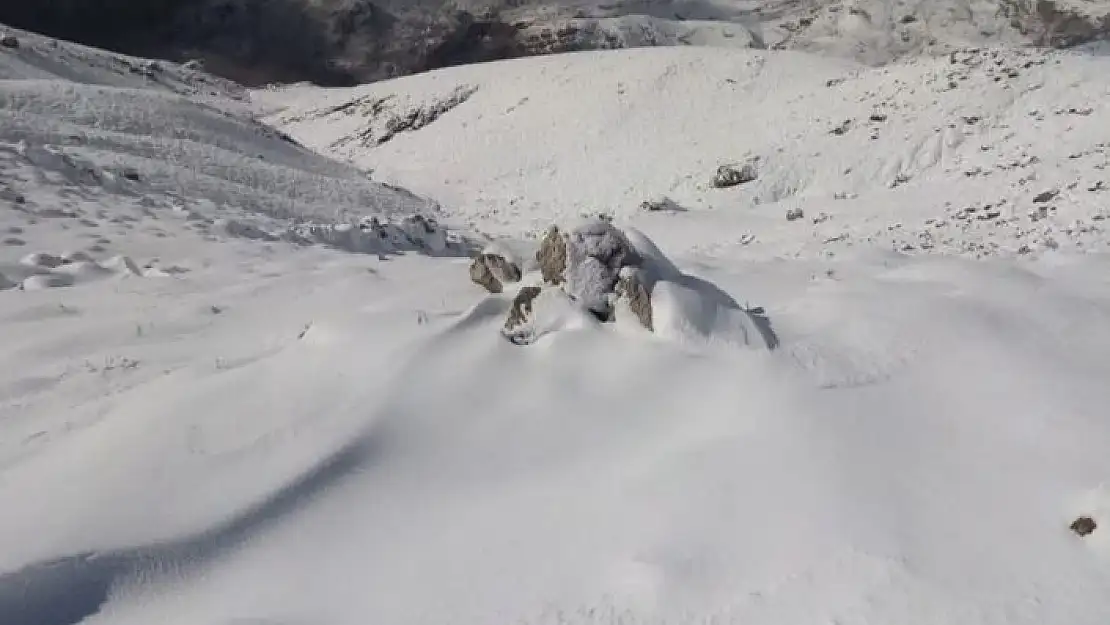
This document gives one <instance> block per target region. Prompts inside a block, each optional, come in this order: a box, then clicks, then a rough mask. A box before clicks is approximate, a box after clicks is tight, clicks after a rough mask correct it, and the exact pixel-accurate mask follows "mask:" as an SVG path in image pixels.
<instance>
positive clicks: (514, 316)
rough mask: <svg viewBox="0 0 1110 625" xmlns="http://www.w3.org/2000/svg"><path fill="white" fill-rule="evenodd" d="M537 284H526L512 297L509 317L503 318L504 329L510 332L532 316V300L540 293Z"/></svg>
mask: <svg viewBox="0 0 1110 625" xmlns="http://www.w3.org/2000/svg"><path fill="white" fill-rule="evenodd" d="M540 291H541V288H540V287H538V286H526V287H523V288H521V289H520V292H519V293H517V294H516V297H514V298H513V305H512V307H511V308H510V309H509V317H508V318H507V319H506V320H505V330H506V331H507V332H512V331H513V330H515V329H517V328H519V327H520V326H522V325H524V324H526V323H527V322H528V319H529V318H530V317H531V316H532V302H533V300H535V299H536V298H537V297H539V295H540Z"/></svg>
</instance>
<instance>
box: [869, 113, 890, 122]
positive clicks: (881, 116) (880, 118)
mask: <svg viewBox="0 0 1110 625" xmlns="http://www.w3.org/2000/svg"><path fill="white" fill-rule="evenodd" d="M868 119H870V120H871V121H873V122H885V121H886V114H885V113H872V114H871V117H868Z"/></svg>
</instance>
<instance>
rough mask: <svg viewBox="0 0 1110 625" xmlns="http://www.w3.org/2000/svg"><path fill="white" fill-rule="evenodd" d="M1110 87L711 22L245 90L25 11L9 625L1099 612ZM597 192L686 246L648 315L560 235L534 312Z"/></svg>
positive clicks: (6, 277) (604, 207) (973, 53)
mask: <svg viewBox="0 0 1110 625" xmlns="http://www.w3.org/2000/svg"><path fill="white" fill-rule="evenodd" d="M1108 70H1110V56H1106V55H1105V54H1104V53H1102V52H1101V51H1100V50H1099V49H1097V48H1091V49H1086V50H1077V51H1067V52H1047V51H1037V50H1030V49H1018V48H1011V47H986V48H981V49H967V50H961V51H957V52H955V53H953V54H952V55H950V56H944V57H939V58H921V59H910V60H905V61H902V62H899V63H896V64H891V65H886V66H883V67H879V68H871V67H864V66H862V65H858V64H856V63H855V62H854V61H849V60H845V59H837V60H834V59H830V58H823V57H817V56H812V55H807V54H803V53H799V52H783V51H755V50H725V49H709V48H697V47H690V48H674V49H652V50H636V51H614V52H591V53H581V54H572V55H559V56H551V57H544V58H537V59H525V60H515V61H508V62H500V63H496V64H487V65H474V66H466V67H459V68H454V69H450V70H444V71H439V72H432V73H427V74H421V75H417V76H411V77H407V78H403V79H399V80H395V81H388V82H383V83H376V84H373V85H367V86H362V87H355V88H351V89H332V90H324V89H319V88H316V87H308V86H300V85H296V86H288V87H278V88H273V89H267V90H258V91H245V90H242V89H240V88H238V87H236V86H235V85H233V84H230V83H227V82H225V81H221V80H219V79H215V78H212V77H210V76H208V75H207V74H203V73H201V72H197V71H194V70H192V69H189V68H184V67H181V66H177V65H174V64H170V63H156V64H151V63H150V62H147V61H143V60H141V59H129V58H126V57H120V56H118V55H112V54H107V53H101V52H98V51H95V50H91V49H88V48H83V47H80V46H75V45H72V44H66V43H58V42H54V41H51V40H48V39H45V38H38V37H35V36H32V35H26V34H22V33H21V34H20V37H19V45H18V47H3V48H0V236H2V237H3V239H4V240H3V241H2V242H0V274H2V276H3V277H2V278H0V289H2V290H0V324H3V325H2V326H0V328H2V329H3V331H4V332H3V335H4V339H3V342H2V343H0V345H2V346H3V348H2V349H0V624H2V625H72V624H76V623H84V624H88V625H101V624H112V625H116V624H119V625H130V624H134V625H146V624H149V623H159V624H163V623H164V624H167V625H171V624H174V625H175V624H182V625H186V624H187V625H198V624H203V625H208V624H211V625H232V624H235V625H246V624H248V623H249V624H252V625H261V624H266V625H302V624H303V625H308V624H313V625H316V624H321V625H348V624H350V625H361V624H365V623H390V624H394V623H395V624H405V625H408V624H413V625H417V624H425V623H426V624H429V625H431V624H436V625H442V624H444V623H452V624H460V625H468V624H478V623H481V624H489V623H529V624H545V625H546V624H551V625H554V624H564V623H565V624H571V623H573V624H585V623H599V624H600V623H605V624H614V623H644V624H672V623H674V624H678V623H720V624H724V623H767V624H770V625H787V624H794V623H798V624H801V623H807V624H811V623H830V624H831V623H837V624H839V625H864V624H886V623H904V624H907V625H925V624H933V623H944V624H946V625H947V624H952V623H964V624H968V625H988V624H990V625H996V624H997V625H1015V624H1017V625H1022V624H1025V625H1050V624H1052V625H1054V624H1059V625H1084V624H1090V625H1101V624H1102V623H1104V622H1105V619H1106V615H1107V614H1110V453H1107V451H1108V449H1110V418H1108V417H1107V412H1106V406H1107V405H1110V388H1108V387H1107V385H1106V383H1105V381H1106V380H1107V379H1110V358H1108V357H1107V354H1108V353H1110V256H1108V255H1107V251H1108V250H1110V234H1107V232H1106V231H1105V228H1107V227H1110V225H1107V218H1110V204H1108V203H1107V198H1110V195H1107V191H1105V190H1104V189H1106V188H1107V187H1108V186H1110V180H1108V179H1107V174H1106V166H1107V162H1108V156H1107V153H1108V149H1107V146H1108V145H1110V136H1108V135H1107V129H1108V128H1110V109H1108V108H1107V107H1106V104H1105V102H1106V101H1107V96H1108V95H1110V71H1108ZM302 146H303V147H302ZM310 150H315V151H316V152H318V154H317V153H313V152H311V151H310ZM327 157H332V158H335V159H337V160H329V159H328V158H327ZM344 161H346V162H344ZM722 167H723V168H724V169H723V171H722V169H721V168H722ZM599 214H600V215H603V216H604V219H603V220H602V221H601V222H598V223H602V224H607V223H609V221H611V223H612V227H615V228H620V229H623V230H624V231H625V232H626V233H627V235H628V241H629V242H630V245H631V246H633V247H634V248H635V250H634V251H635V252H636V255H637V256H640V257H643V259H645V260H644V261H643V263H644V265H643V266H645V267H647V266H649V265H651V263H654V266H655V267H656V269H657V270H658V268H659V267H665V268H666V270H665V271H662V272H660V274H659V275H660V276H661V277H660V279H659V280H658V282H657V283H656V284H655V286H654V290H653V291H652V292H651V293H650V294H649V295H650V297H649V299H650V305H651V307H652V313H653V317H652V320H653V324H652V326H653V327H652V329H651V330H648V329H645V328H644V327H642V326H641V324H637V323H635V321H633V322H632V323H628V322H627V319H628V318H627V317H625V316H622V315H624V314H625V312H624V309H623V308H618V310H617V313H616V321H615V322H612V323H610V322H607V321H603V320H600V319H599V318H597V317H596V316H595V315H591V314H587V313H584V311H583V310H581V309H580V308H581V307H580V306H578V305H577V304H576V302H578V301H582V300H581V298H579V299H577V300H575V299H571V298H570V297H568V296H566V295H565V293H572V294H574V293H576V291H575V290H574V289H575V288H576V287H575V280H576V279H577V278H576V276H575V275H572V269H574V268H575V267H574V262H576V261H575V260H574V258H573V257H574V254H573V249H572V248H571V247H570V246H569V245H568V247H567V248H566V251H567V254H568V258H564V259H563V261H564V268H565V270H566V272H567V273H566V275H565V276H564V284H563V285H562V286H561V287H560V286H558V285H550V284H547V282H548V281H547V280H546V278H545V279H544V280H543V282H545V284H544V285H543V289H544V290H543V292H542V293H541V294H540V295H539V296H538V297H537V298H536V299H535V302H536V312H535V313H534V319H531V320H530V321H529V323H528V325H529V329H530V330H531V334H530V335H529V337H528V340H527V341H525V342H524V344H514V343H513V342H511V341H509V340H506V338H505V336H504V332H503V329H502V328H503V325H504V324H505V319H506V315H510V316H511V315H512V312H513V311H514V310H515V309H516V305H517V302H516V298H517V297H518V291H522V290H523V289H522V288H520V287H521V285H526V286H525V287H524V288H528V287H530V286H532V285H533V283H536V284H538V282H539V281H540V280H539V278H537V275H538V274H540V273H542V272H543V271H545V270H546V267H545V266H543V262H542V260H540V259H538V258H537V259H536V261H537V262H538V263H539V265H540V267H537V266H536V262H533V260H532V258H533V255H534V253H535V251H536V248H537V246H540V245H541V237H543V236H544V235H545V232H547V229H548V227H549V226H550V225H552V224H553V223H554V224H556V225H558V226H559V227H560V228H563V229H564V230H567V231H569V232H571V234H572V236H573V235H574V234H575V233H577V232H578V231H576V230H574V226H575V224H576V223H578V222H579V221H581V220H583V219H588V218H592V217H596V216H597V215H599ZM591 227H597V226H591ZM605 227H606V228H608V227H609V226H605ZM649 239H650V241H654V244H655V246H658V250H656V249H654V246H652V245H651V243H650V242H649ZM482 247H485V249H486V250H487V251H491V250H492V251H496V252H497V253H498V254H503V255H504V257H506V258H516V260H518V261H520V264H521V269H522V270H523V271H522V274H523V277H522V279H521V281H520V282H516V281H515V280H512V281H506V284H505V285H504V290H503V291H502V292H500V293H488V292H486V290H484V289H483V288H481V287H480V286H478V285H477V284H475V283H474V282H472V281H471V276H472V275H473V266H472V260H471V256H472V255H473V254H474V253H475V252H476V251H478V250H479V249H481V248H482ZM540 249H541V251H542V249H543V248H542V247H541V248H540ZM660 250H661V251H660ZM591 253H593V252H591ZM664 254H665V256H666V257H667V258H669V261H673V262H674V264H675V265H676V267H670V266H669V264H668V262H669V261H668V260H667V258H664V257H663V255H664ZM479 258H481V257H479ZM591 258H593V257H592V256H590V257H587V258H585V259H584V260H582V259H580V262H581V263H582V265H581V266H586V265H588V262H587V261H590V259H591ZM619 269H620V270H621V276H622V278H623V277H624V275H625V274H624V273H623V272H624V269H625V267H620V268H619ZM468 271H469V272H470V273H469V274H468ZM509 282H511V283H509ZM553 302H554V303H553ZM543 306H551V308H543ZM560 306H561V308H560ZM545 315H546V316H545ZM757 330H758V331H757Z"/></svg>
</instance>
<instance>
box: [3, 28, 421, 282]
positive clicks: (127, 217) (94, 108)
mask: <svg viewBox="0 0 1110 625" xmlns="http://www.w3.org/2000/svg"><path fill="white" fill-rule="evenodd" d="M0 77H2V78H3V82H2V83H0V85H2V89H0V197H2V198H3V199H4V201H5V202H6V203H7V204H8V209H7V210H5V212H4V214H3V216H2V217H0V228H3V235H4V238H3V240H2V242H0V265H2V266H0V274H4V275H7V278H6V279H7V281H8V282H9V283H10V282H18V281H19V280H21V279H22V278H23V277H26V276H25V275H24V274H27V273H28V272H29V271H30V272H35V271H38V268H40V267H41V265H42V263H38V262H33V263H30V265H31V268H30V269H28V268H27V267H23V268H20V267H16V266H15V265H17V264H19V263H17V261H19V260H20V259H22V258H23V257H24V256H26V255H28V254H30V253H32V252H47V253H50V254H53V255H61V254H63V253H79V254H84V255H87V256H91V257H93V258H94V259H103V258H107V257H109V256H112V255H113V254H123V255H127V256H136V255H138V256H142V257H143V258H142V259H137V258H136V259H135V260H140V261H141V262H146V261H147V260H148V259H149V257H151V256H162V257H166V256H184V255H188V254H189V250H192V249H195V247H196V244H197V242H199V241H201V240H203V239H205V238H213V237H215V238H218V237H221V236H233V237H247V238H255V239H265V240H275V241H276V240H277V239H279V238H281V237H284V238H286V239H289V240H294V241H298V242H306V241H307V240H310V239H316V238H319V237H318V236H317V234H315V233H313V232H302V231H304V230H305V227H304V224H314V225H316V226H320V227H332V226H335V225H336V224H339V223H346V222H351V221H357V220H358V219H360V218H365V217H371V216H377V217H379V218H381V219H389V218H391V217H404V216H406V215H413V214H417V213H421V212H423V213H426V214H427V215H429V216H432V215H434V213H435V212H436V210H437V207H436V206H435V204H434V203H432V202H430V201H428V200H425V199H422V198H419V197H417V196H414V195H413V194H411V193H408V192H407V191H404V190H400V189H395V188H391V187H387V186H383V185H381V184H379V183H376V182H372V181H370V180H368V179H367V177H366V175H365V174H363V173H362V172H359V171H357V170H355V169H353V168H350V167H346V166H343V165H340V164H338V163H335V162H334V161H330V160H327V159H324V158H321V157H320V156H318V155H316V154H314V153H312V152H310V151H309V150H307V149H305V148H303V147H301V146H299V145H297V144H296V143H295V142H293V141H292V140H291V139H289V138H288V137H287V136H284V135H282V134H280V133H278V132H275V131H274V130H272V129H270V128H268V127H266V126H263V125H262V124H260V123H258V122H257V121H255V120H254V119H253V117H252V116H251V115H250V113H249V111H248V108H247V106H246V103H245V100H244V96H245V94H244V92H243V90H242V89H241V88H240V87H237V86H235V85H232V84H231V83H227V82H226V81H223V80H220V79H216V78H213V77H211V76H208V75H206V74H203V73H200V72H196V71H192V70H189V69H186V68H183V67H181V66H177V65H173V64H166V63H156V62H151V61H144V60H141V59H131V58H126V57H119V56H116V55H109V54H105V53H102V52H99V51H96V50H90V49H88V48H84V47H81V46H75V45H72V44H65V43H59V42H55V41H51V40H47V39H44V38H41V37H34V36H23V37H22V38H21V39H20V45H19V47H18V48H16V49H5V50H4V51H3V54H0ZM294 235H297V236H294ZM346 243H351V242H349V241H348V242H346ZM352 245H353V244H352ZM352 245H347V246H348V247H351V246H352ZM374 251H377V250H374ZM164 260H166V259H165V258H164ZM23 264H24V265H27V264H28V263H23ZM12 273H14V274H19V275H20V276H22V277H19V278H14V277H13V276H12V275H8V274H12ZM61 279H63V280H65V278H61ZM0 282H2V281H0Z"/></svg>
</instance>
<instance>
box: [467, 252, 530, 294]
mask: <svg viewBox="0 0 1110 625" xmlns="http://www.w3.org/2000/svg"><path fill="white" fill-rule="evenodd" d="M475 265H482V266H484V267H485V270H484V271H483V270H482V269H480V268H476V267H475ZM476 276H478V277H476ZM470 277H471V279H473V280H474V281H475V282H477V283H478V284H481V285H482V286H484V287H486V289H487V290H489V291H490V292H491V293H500V292H501V286H502V285H504V284H511V283H514V282H520V278H521V271H520V267H519V266H517V264H516V263H514V262H513V261H511V260H508V259H507V258H505V257H504V256H502V255H501V254H498V253H494V252H489V251H486V252H482V253H481V254H479V255H477V256H475V257H474V262H472V263H471V265H470ZM491 279H492V282H491ZM493 284H496V289H497V290H493V289H491V288H490V286H487V285H493Z"/></svg>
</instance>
